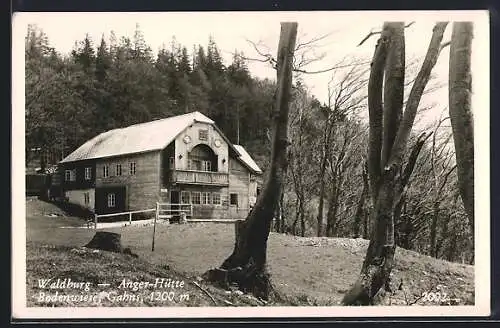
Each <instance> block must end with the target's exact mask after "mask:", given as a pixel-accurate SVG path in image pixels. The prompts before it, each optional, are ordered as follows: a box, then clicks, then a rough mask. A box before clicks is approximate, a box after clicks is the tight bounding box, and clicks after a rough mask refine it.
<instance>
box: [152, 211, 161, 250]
mask: <svg viewBox="0 0 500 328" xmlns="http://www.w3.org/2000/svg"><path fill="white" fill-rule="evenodd" d="M159 211H160V203H158V202H156V214H155V220H154V222H153V241H152V243H151V252H154V251H155V232H156V220H157V219H158V215H159Z"/></svg>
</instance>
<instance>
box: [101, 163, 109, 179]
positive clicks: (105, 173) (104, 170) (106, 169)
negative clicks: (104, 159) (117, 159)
mask: <svg viewBox="0 0 500 328" xmlns="http://www.w3.org/2000/svg"><path fill="white" fill-rule="evenodd" d="M102 177H103V178H107V177H109V165H107V164H106V165H104V166H103V167H102Z"/></svg>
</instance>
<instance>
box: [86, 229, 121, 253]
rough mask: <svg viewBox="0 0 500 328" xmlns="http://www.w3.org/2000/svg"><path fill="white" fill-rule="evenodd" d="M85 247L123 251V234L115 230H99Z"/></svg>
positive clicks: (116, 251)
mask: <svg viewBox="0 0 500 328" xmlns="http://www.w3.org/2000/svg"><path fill="white" fill-rule="evenodd" d="M85 247H87V248H95V249H100V250H103V251H110V252H115V253H122V252H123V247H122V243H121V235H120V234H119V233H115V232H107V231H97V232H96V233H95V235H94V237H93V238H92V240H91V241H90V242H89V243H88V244H87V245H85Z"/></svg>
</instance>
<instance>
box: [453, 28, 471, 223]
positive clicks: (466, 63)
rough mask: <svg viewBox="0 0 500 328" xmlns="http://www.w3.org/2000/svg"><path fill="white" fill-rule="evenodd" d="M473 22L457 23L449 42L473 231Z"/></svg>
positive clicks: (461, 170)
mask: <svg viewBox="0 0 500 328" xmlns="http://www.w3.org/2000/svg"><path fill="white" fill-rule="evenodd" d="M472 38H473V23H472V22H455V23H453V30H452V35H451V43H450V67H449V109H450V121H451V127H452V130H453V141H454V144H455V153H456V160H457V175H458V185H459V189H460V195H461V197H462V201H463V204H464V208H465V211H466V212H467V215H468V217H469V226H470V229H471V230H472V231H474V124H473V117H472V112H471V93H472V76H471V44H472Z"/></svg>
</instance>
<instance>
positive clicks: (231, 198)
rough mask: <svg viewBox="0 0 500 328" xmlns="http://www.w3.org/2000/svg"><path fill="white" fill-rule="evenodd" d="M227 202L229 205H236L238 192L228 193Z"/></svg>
mask: <svg viewBox="0 0 500 328" xmlns="http://www.w3.org/2000/svg"><path fill="white" fill-rule="evenodd" d="M229 203H230V204H231V205H238V194H230V195H229Z"/></svg>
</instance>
